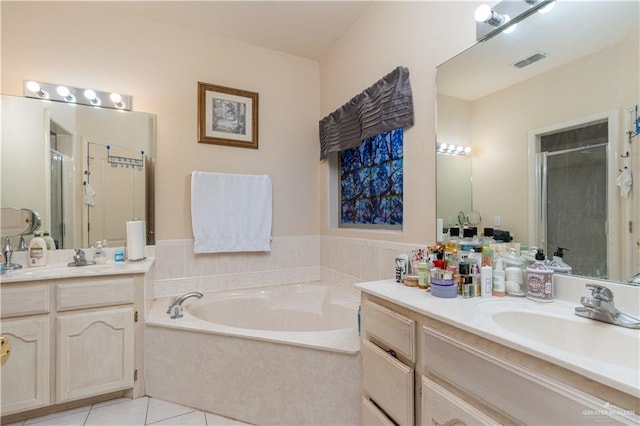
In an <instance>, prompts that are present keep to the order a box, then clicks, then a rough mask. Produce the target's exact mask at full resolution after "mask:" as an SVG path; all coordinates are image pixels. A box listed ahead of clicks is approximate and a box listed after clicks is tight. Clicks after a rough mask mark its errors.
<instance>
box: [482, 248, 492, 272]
mask: <svg viewBox="0 0 640 426" xmlns="http://www.w3.org/2000/svg"><path fill="white" fill-rule="evenodd" d="M482 266H490V267H492V268H493V250H492V249H491V248H490V247H486V246H485V247H482Z"/></svg>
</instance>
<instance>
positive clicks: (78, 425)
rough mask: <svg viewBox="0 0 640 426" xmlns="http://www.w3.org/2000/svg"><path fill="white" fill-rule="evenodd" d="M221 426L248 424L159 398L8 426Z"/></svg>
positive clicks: (125, 400)
mask: <svg viewBox="0 0 640 426" xmlns="http://www.w3.org/2000/svg"><path fill="white" fill-rule="evenodd" d="M28 425H54V426H84V425H87V426H89V425H92V426H93V425H102V426H145V425H158V426H168V425H172V426H212V425H216V426H222V425H229V426H231V425H233V426H237V425H246V423H242V422H238V421H235V420H231V419H227V418H225V417H221V416H217V415H215V414H211V413H205V412H203V411H198V410H196V409H194V408H190V407H185V406H183V405H178V404H174V403H172V402H167V401H163V400H160V399H156V398H150V397H142V398H137V399H129V398H118V399H113V400H111V401H105V402H101V403H98V404H93V405H87V406H84V407H80V408H74V409H72V410H67V411H61V412H59V413H54V414H49V415H46V416H42V417H36V418H33V419H28V420H25V421H22V422H17V423H11V424H9V425H7V426H28Z"/></svg>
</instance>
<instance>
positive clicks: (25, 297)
mask: <svg viewBox="0 0 640 426" xmlns="http://www.w3.org/2000/svg"><path fill="white" fill-rule="evenodd" d="M1 293H2V311H1V316H2V318H10V317H16V316H19V315H35V314H46V313H48V312H49V300H50V293H49V286H48V285H47V284H26V285H23V284H18V285H8V284H5V285H4V286H3V287H2V290H1Z"/></svg>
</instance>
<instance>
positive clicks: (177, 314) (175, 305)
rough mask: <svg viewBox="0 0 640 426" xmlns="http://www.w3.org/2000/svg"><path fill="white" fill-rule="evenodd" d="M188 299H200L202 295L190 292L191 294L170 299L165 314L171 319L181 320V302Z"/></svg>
mask: <svg viewBox="0 0 640 426" xmlns="http://www.w3.org/2000/svg"><path fill="white" fill-rule="evenodd" d="M190 297H197V298H198V299H201V298H202V293H198V292H197V291H192V292H191V293H185V294H183V295H182V296H176V297H174V298H172V299H171V304H170V305H169V309H167V313H168V314H170V315H171V316H170V318H171V319H177V318H182V302H184V301H185V300H187V299H188V298H190Z"/></svg>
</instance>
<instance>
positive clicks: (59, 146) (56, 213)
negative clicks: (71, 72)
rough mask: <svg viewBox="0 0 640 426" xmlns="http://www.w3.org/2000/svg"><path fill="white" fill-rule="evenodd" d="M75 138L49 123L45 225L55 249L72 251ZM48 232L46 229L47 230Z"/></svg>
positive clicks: (58, 126)
mask: <svg viewBox="0 0 640 426" xmlns="http://www.w3.org/2000/svg"><path fill="white" fill-rule="evenodd" d="M74 147H75V138H74V135H73V134H71V133H70V132H69V131H67V130H65V129H64V128H63V127H62V126H61V125H59V124H57V123H56V122H55V121H53V120H50V122H49V153H50V158H49V161H50V167H49V170H50V193H51V197H50V200H51V201H50V204H49V208H50V209H51V213H50V214H49V215H48V217H49V223H47V224H46V226H47V228H48V232H50V234H51V238H53V240H54V242H55V244H56V248H73V247H68V245H69V244H65V243H66V242H67V241H69V242H70V244H72V242H73V241H74V236H73V235H70V234H72V233H73V232H74V231H73V230H74V227H73V226H67V224H73V223H74V221H75V219H76V218H75V215H74V211H75V208H74V182H75V178H74V173H75V170H74V166H73V164H74V161H73V153H74ZM44 231H45V232H46V231H47V229H45V230H44Z"/></svg>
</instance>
